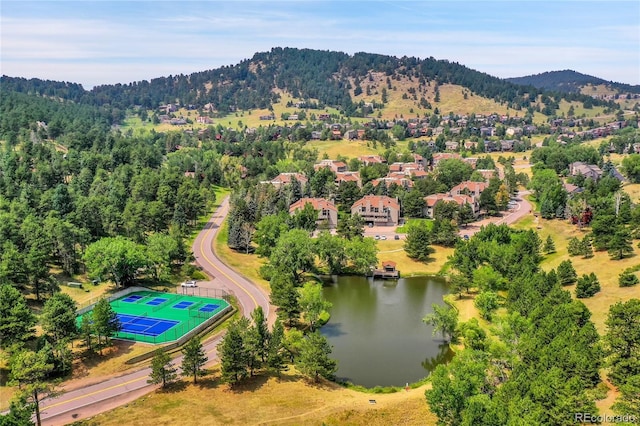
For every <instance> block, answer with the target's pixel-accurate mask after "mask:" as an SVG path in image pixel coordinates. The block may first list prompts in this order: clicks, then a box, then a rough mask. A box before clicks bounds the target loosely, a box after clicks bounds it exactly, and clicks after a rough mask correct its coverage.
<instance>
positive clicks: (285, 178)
mask: <svg viewBox="0 0 640 426" xmlns="http://www.w3.org/2000/svg"><path fill="white" fill-rule="evenodd" d="M294 179H295V180H297V181H298V182H300V186H301V187H302V188H304V187H305V186H306V185H307V182H308V181H309V179H307V177H306V176H305V175H303V174H302V173H280V174H279V175H278V176H276V177H274V178H273V179H271V180H270V181H267V182H263V183H269V184H271V185H273V186H275V187H276V188H281V187H283V186H285V185H288V184H290V183H291V182H292V181H293V180H294Z"/></svg>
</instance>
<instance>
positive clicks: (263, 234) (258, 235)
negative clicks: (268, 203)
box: [253, 212, 289, 257]
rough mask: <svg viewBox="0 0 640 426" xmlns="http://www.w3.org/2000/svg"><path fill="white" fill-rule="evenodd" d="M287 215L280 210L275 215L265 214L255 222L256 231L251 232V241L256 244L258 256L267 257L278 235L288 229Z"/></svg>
mask: <svg viewBox="0 0 640 426" xmlns="http://www.w3.org/2000/svg"><path fill="white" fill-rule="evenodd" d="M288 220H289V215H288V214H287V213H286V212H280V213H278V214H277V215H266V216H263V217H262V219H260V221H259V222H258V223H257V224H256V232H255V233H254V234H253V241H254V242H255V243H256V244H258V248H256V253H257V254H258V255H260V256H264V257H269V256H270V255H271V250H273V248H274V247H275V245H276V243H277V242H278V238H280V235H282V234H284V233H285V232H287V231H288V230H289V225H288V224H287V221H288Z"/></svg>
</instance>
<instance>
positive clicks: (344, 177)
mask: <svg viewBox="0 0 640 426" xmlns="http://www.w3.org/2000/svg"><path fill="white" fill-rule="evenodd" d="M342 182H355V183H356V184H357V185H358V187H362V180H361V179H360V172H338V173H336V180H335V183H336V185H340V184H341V183H342Z"/></svg>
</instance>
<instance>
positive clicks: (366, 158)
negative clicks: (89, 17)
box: [358, 155, 387, 166]
mask: <svg viewBox="0 0 640 426" xmlns="http://www.w3.org/2000/svg"><path fill="white" fill-rule="evenodd" d="M358 160H360V162H361V163H362V164H363V165H365V166H370V165H372V164H383V163H386V162H387V160H385V159H384V158H382V157H381V156H379V155H362V156H360V157H358Z"/></svg>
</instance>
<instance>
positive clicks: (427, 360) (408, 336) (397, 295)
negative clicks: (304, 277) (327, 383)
mask: <svg viewBox="0 0 640 426" xmlns="http://www.w3.org/2000/svg"><path fill="white" fill-rule="evenodd" d="M446 293H447V285H446V283H445V281H444V280H442V279H439V278H433V277H415V278H401V279H400V280H397V281H384V280H372V279H370V278H365V277H353V276H341V277H334V278H333V279H332V280H331V281H330V282H329V283H325V289H324V296H325V298H326V299H327V300H328V301H330V302H331V303H332V304H333V308H332V309H331V320H330V321H329V323H328V324H326V325H325V326H324V327H322V329H321V332H322V334H324V335H325V336H326V337H327V339H329V342H330V343H331V345H332V346H333V354H332V357H333V358H335V359H337V360H338V372H337V376H338V378H339V379H342V380H349V381H351V382H353V383H355V384H359V385H363V386H366V387H373V386H376V385H380V386H404V384H405V383H407V382H415V381H417V380H419V379H421V378H423V377H425V376H427V375H428V374H429V372H430V371H432V370H433V369H434V368H435V367H436V366H437V365H438V364H441V363H443V362H447V361H449V360H450V359H451V357H452V356H453V353H452V352H451V350H450V349H449V346H448V345H446V344H445V343H444V342H443V340H442V338H441V336H439V335H438V336H432V327H431V326H428V325H426V324H425V323H423V322H422V318H423V317H424V316H425V315H426V314H427V313H430V312H431V304H432V303H442V296H443V295H444V294H446Z"/></svg>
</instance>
